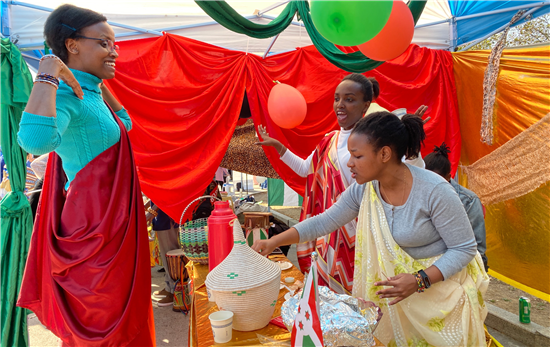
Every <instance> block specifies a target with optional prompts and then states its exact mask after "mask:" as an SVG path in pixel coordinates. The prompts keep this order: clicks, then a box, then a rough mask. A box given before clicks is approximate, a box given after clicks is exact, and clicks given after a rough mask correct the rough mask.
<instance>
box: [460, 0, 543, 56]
mask: <svg viewBox="0 0 550 347" xmlns="http://www.w3.org/2000/svg"><path fill="white" fill-rule="evenodd" d="M541 6H543V5H540V6H538V7H535V8H532V9H530V10H529V11H527V12H525V13H524V14H523V16H521V17H520V19H518V20H517V22H519V21H520V20H522V19H524V18H525V17H527V16H528V15H530V14H531V13H533V12H535V11H536V10H538V9H539V7H541ZM517 22H516V23H517ZM510 25H511V24H510V23H506V24H505V25H503V26H501V27H500V28H498V29H496V30H493V31H492V32H490V33H489V34H487V35H485V36H483V37H482V38H479V39H477V40H475V41H474V42H472V43H470V44H469V45H467V46H466V47H464V48H462V49H461V50H460V52H463V51H466V50H468V49H469V48H471V47H473V46H475V45H477V44H478V43H480V42H481V41H483V40H485V39H487V38H489V37H491V36H493V35H495V34H497V33H499V32H501V31H502V30H504V29H506V28H507V27H509V26H510Z"/></svg>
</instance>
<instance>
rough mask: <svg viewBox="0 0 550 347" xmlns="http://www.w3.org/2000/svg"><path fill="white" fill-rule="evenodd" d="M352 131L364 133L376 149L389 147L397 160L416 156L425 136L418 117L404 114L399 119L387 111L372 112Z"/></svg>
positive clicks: (422, 124)
mask: <svg viewBox="0 0 550 347" xmlns="http://www.w3.org/2000/svg"><path fill="white" fill-rule="evenodd" d="M352 133H354V134H363V135H366V136H367V137H368V141H369V142H370V143H371V144H372V145H373V146H374V148H375V149H376V150H379V149H380V148H382V147H384V146H389V147H391V148H392V150H393V152H394V153H395V155H396V158H397V160H399V161H401V158H402V157H403V156H405V157H406V158H407V159H413V158H415V157H417V156H418V155H419V153H420V148H421V147H422V144H423V142H424V139H425V138H426V134H425V133H424V123H423V122H422V119H420V117H418V116H415V115H413V114H406V115H405V116H403V118H402V119H401V120H400V119H399V118H398V117H397V116H396V115H394V114H393V113H390V112H387V111H381V112H374V113H371V114H369V115H368V116H366V117H365V118H363V119H361V120H360V121H359V122H357V123H356V124H355V127H354V128H353V131H352Z"/></svg>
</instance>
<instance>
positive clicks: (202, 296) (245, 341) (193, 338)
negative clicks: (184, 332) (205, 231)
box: [187, 255, 384, 347]
mask: <svg viewBox="0 0 550 347" xmlns="http://www.w3.org/2000/svg"><path fill="white" fill-rule="evenodd" d="M270 259H272V260H274V261H288V259H287V258H286V257H285V256H284V255H275V256H270ZM187 268H188V271H189V274H190V275H191V276H192V278H193V282H194V288H195V294H194V296H193V302H192V305H191V313H190V318H189V339H188V341H189V346H190V347H199V346H200V347H206V346H214V336H213V334H212V328H211V327H210V321H209V319H208V316H209V315H210V314H211V313H212V312H216V311H218V307H217V306H216V303H214V302H209V301H208V296H207V295H206V287H205V285H204V281H205V280H206V275H208V265H201V264H196V263H193V262H189V263H188V265H187ZM286 277H294V279H295V280H300V281H302V282H303V281H304V275H303V274H302V273H301V272H300V270H298V269H297V268H296V267H294V266H293V267H292V268H290V269H288V270H284V271H282V273H281V280H282V281H284V279H285V278H286ZM286 293H288V291H287V290H286V289H281V291H280V292H279V299H278V301H277V306H275V312H274V313H273V317H277V316H280V314H281V306H282V304H283V303H284V302H285V298H284V296H285V294H286ZM256 334H260V335H264V336H267V337H269V338H271V339H274V340H288V339H290V332H289V331H288V330H286V329H284V328H280V327H278V326H275V325H273V324H268V325H267V326H266V327H264V328H263V329H259V330H254V331H237V330H233V339H232V340H231V341H230V342H228V343H225V344H216V345H217V346H261V343H260V341H259V340H258V337H257V335H256ZM376 342H377V344H376V347H383V346H384V345H382V344H381V343H380V342H378V340H376Z"/></svg>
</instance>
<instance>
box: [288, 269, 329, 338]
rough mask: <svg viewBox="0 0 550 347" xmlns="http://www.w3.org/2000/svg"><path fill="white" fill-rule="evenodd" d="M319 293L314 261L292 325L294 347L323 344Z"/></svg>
mask: <svg viewBox="0 0 550 347" xmlns="http://www.w3.org/2000/svg"><path fill="white" fill-rule="evenodd" d="M318 296H319V295H318V293H317V264H316V262H313V264H312V266H311V270H310V271H309V274H308V276H307V280H306V284H305V286H304V290H303V292H302V297H301V299H300V303H299V304H298V313H297V314H296V318H295V319H294V326H293V327H292V337H291V346H292V347H295V346H296V347H319V346H321V347H322V346H324V344H323V332H322V331H321V321H320V320H319V305H318V304H317V299H318Z"/></svg>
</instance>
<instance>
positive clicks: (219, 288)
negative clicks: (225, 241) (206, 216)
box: [205, 219, 281, 331]
mask: <svg viewBox="0 0 550 347" xmlns="http://www.w3.org/2000/svg"><path fill="white" fill-rule="evenodd" d="M233 223H234V224H233V240H234V241H233V249H232V250H231V253H229V255H228V256H227V258H225V259H224V261H222V262H221V263H220V264H219V265H218V266H216V267H215V268H214V269H213V270H212V271H211V272H210V273H209V274H208V276H207V277H206V282H205V284H206V287H207V288H208V289H209V290H211V291H213V292H214V299H215V300H216V304H217V305H218V308H219V309H220V310H226V311H231V312H233V315H234V316H233V329H235V330H240V331H251V330H256V329H261V328H263V327H265V326H266V325H267V324H269V321H270V320H271V316H272V315H273V312H274V310H275V305H276V304H277V298H278V296H279V288H280V281H281V269H280V267H279V265H278V264H277V263H275V262H272V261H271V260H269V259H267V258H265V257H262V256H261V255H259V254H258V253H256V252H254V251H253V250H252V249H251V248H250V247H249V246H248V245H247V244H246V241H245V239H244V235H243V231H242V229H241V225H240V224H239V221H238V220H237V219H235V220H234V222H233Z"/></svg>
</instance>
